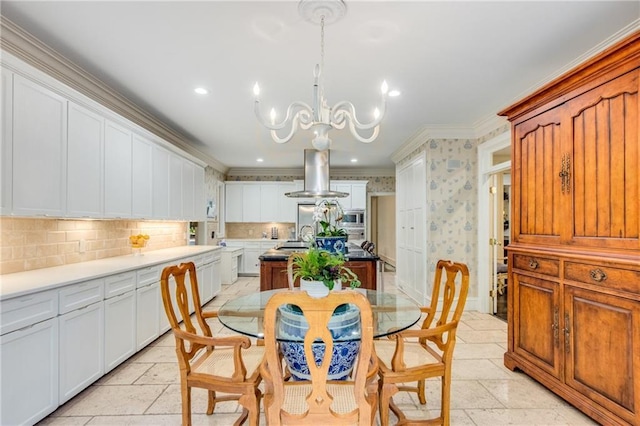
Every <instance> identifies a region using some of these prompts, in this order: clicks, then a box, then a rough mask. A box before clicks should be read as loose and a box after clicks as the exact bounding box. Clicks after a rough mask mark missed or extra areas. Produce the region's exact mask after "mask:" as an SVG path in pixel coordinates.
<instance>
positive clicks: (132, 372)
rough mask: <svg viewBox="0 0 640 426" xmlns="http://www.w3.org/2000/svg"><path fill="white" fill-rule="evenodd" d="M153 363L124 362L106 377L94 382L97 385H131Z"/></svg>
mask: <svg viewBox="0 0 640 426" xmlns="http://www.w3.org/2000/svg"><path fill="white" fill-rule="evenodd" d="M153 366H154V364H153V363H144V362H125V363H123V364H120V365H119V366H118V367H116V368H115V369H113V370H111V371H110V372H109V373H108V374H107V375H106V376H104V377H102V378H101V379H100V380H98V381H97V382H96V384H98V385H132V384H133V383H134V382H135V381H136V380H138V379H139V378H140V376H142V375H143V374H144V373H145V372H146V371H147V370H149V369H150V368H151V367H153Z"/></svg>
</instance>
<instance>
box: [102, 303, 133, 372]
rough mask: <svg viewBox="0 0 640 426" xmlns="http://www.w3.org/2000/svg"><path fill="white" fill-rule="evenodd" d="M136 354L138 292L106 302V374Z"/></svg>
mask: <svg viewBox="0 0 640 426" xmlns="http://www.w3.org/2000/svg"><path fill="white" fill-rule="evenodd" d="M134 353H136V292H135V291H129V292H127V293H125V294H121V295H119V296H116V297H113V298H111V299H107V300H105V301H104V372H105V373H108V372H109V371H111V370H113V369H114V368H115V367H117V366H118V365H120V364H121V363H122V362H123V361H125V360H126V359H127V358H129V357H130V356H131V355H133V354H134Z"/></svg>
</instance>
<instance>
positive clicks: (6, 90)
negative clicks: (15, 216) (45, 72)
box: [0, 68, 13, 215]
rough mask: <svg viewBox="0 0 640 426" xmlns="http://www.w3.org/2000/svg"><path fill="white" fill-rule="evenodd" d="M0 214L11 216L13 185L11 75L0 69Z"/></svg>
mask: <svg viewBox="0 0 640 426" xmlns="http://www.w3.org/2000/svg"><path fill="white" fill-rule="evenodd" d="M0 78H1V84H2V87H1V96H2V102H1V103H0V120H1V121H0V126H2V128H1V129H0V132H1V133H0V185H2V186H1V187H0V191H1V193H0V214H2V215H7V214H11V194H12V190H13V188H12V185H13V183H12V182H13V176H12V174H13V172H12V164H11V158H12V154H11V151H12V144H13V73H12V72H10V71H7V70H6V69H4V68H2V69H0Z"/></svg>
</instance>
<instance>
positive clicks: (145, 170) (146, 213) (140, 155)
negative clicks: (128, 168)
mask: <svg viewBox="0 0 640 426" xmlns="http://www.w3.org/2000/svg"><path fill="white" fill-rule="evenodd" d="M131 152H132V188H131V191H132V197H131V213H132V216H133V217H135V218H146V219H149V218H151V217H152V216H153V212H152V211H153V203H152V196H153V190H152V180H153V177H152V173H153V172H152V164H151V161H152V159H153V144H152V143H151V142H150V141H148V140H147V139H145V138H143V137H142V136H139V135H134V136H133V149H132V151H131Z"/></svg>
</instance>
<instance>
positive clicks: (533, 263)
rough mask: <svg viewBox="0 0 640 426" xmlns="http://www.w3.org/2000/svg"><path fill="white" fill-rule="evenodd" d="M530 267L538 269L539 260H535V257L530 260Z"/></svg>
mask: <svg viewBox="0 0 640 426" xmlns="http://www.w3.org/2000/svg"><path fill="white" fill-rule="evenodd" d="M529 268H531V269H537V268H538V261H537V260H535V259H531V260H529Z"/></svg>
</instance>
